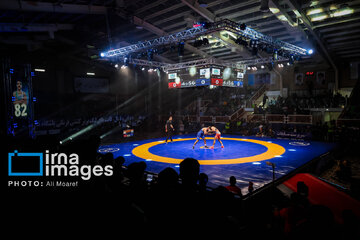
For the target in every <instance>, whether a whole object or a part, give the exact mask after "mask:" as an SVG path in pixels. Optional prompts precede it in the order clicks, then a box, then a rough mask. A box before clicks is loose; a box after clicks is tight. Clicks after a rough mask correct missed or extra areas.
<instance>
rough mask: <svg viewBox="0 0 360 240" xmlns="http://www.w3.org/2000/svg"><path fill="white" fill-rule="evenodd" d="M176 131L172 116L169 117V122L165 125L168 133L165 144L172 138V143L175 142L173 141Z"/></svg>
mask: <svg viewBox="0 0 360 240" xmlns="http://www.w3.org/2000/svg"><path fill="white" fill-rule="evenodd" d="M174 131H175V129H174V126H173V125H172V116H170V117H169V120H167V121H166V124H165V133H166V140H165V143H167V140H168V139H169V138H170V140H171V141H173V139H172V134H173V132H174Z"/></svg>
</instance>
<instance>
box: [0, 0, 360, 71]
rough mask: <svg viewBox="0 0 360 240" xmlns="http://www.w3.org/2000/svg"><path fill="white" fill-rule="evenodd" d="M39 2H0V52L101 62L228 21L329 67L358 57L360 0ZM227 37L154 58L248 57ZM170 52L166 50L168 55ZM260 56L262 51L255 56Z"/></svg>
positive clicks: (215, 37) (190, 44) (188, 44)
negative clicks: (114, 52)
mask: <svg viewBox="0 0 360 240" xmlns="http://www.w3.org/2000/svg"><path fill="white" fill-rule="evenodd" d="M266 2H267V1H262V0H247V1H239V0H42V1H21V0H1V1H0V42H1V45H2V47H1V48H0V49H2V50H5V49H14V48H16V47H18V46H19V45H22V46H26V47H27V49H28V50H29V51H37V50H52V51H54V50H55V51H59V52H61V54H63V55H66V54H69V55H72V56H76V57H78V58H82V59H92V60H94V61H98V59H99V58H98V55H99V52H100V51H102V50H104V49H109V48H110V47H112V48H120V47H124V46H127V45H131V44H135V43H138V42H140V41H144V40H150V39H153V38H157V37H159V36H163V35H166V34H169V33H176V32H179V31H181V30H185V29H187V28H191V27H193V24H194V23H196V22H214V21H218V20H221V19H230V20H232V21H235V22H238V23H245V24H246V25H247V26H248V27H250V28H252V29H254V30H256V31H259V32H261V33H263V34H266V35H269V36H272V37H275V38H277V39H279V40H282V41H285V42H288V43H291V44H294V45H297V46H300V47H303V48H306V49H309V48H313V49H315V50H316V51H317V52H319V53H321V56H322V58H323V59H325V60H326V61H327V62H329V63H330V64H333V63H336V62H340V61H344V60H346V61H347V60H349V61H352V60H354V59H359V57H360V0H354V1H346V0H342V1H328V0H319V1H306V0H303V1H299V0H269V1H268V6H269V8H266V7H265V9H262V8H263V7H262V6H266ZM224 35H226V33H225V34H224V33H214V34H211V35H208V36H206V37H207V39H208V40H209V43H208V44H206V45H200V46H194V41H193V40H192V41H190V40H189V41H187V42H186V43H185V52H184V55H183V56H182V57H179V56H178V52H177V51H171V48H168V49H167V50H166V51H163V52H161V53H159V54H158V55H156V56H154V58H155V60H157V61H163V62H170V63H174V62H179V61H191V60H195V59H200V58H203V57H210V56H211V57H215V58H218V59H222V60H227V61H238V60H242V59H247V58H250V57H254V56H252V54H251V52H250V51H248V50H247V49H244V48H243V47H242V46H241V45H239V44H236V43H235V42H234V41H233V40H232V39H231V38H229V39H225V38H223V36H224ZM169 49H170V50H169ZM259 54H260V53H259Z"/></svg>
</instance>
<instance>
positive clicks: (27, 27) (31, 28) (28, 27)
mask: <svg viewBox="0 0 360 240" xmlns="http://www.w3.org/2000/svg"><path fill="white" fill-rule="evenodd" d="M73 29H74V25H73V24H44V23H41V24H23V23H0V32H56V31H59V30H73Z"/></svg>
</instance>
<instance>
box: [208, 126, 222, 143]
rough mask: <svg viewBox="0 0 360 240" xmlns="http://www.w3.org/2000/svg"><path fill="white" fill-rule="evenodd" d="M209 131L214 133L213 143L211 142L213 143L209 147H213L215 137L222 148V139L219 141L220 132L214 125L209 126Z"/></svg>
mask: <svg viewBox="0 0 360 240" xmlns="http://www.w3.org/2000/svg"><path fill="white" fill-rule="evenodd" d="M210 132H211V133H215V137H214V143H213V145H212V146H211V147H210V148H214V146H215V142H216V139H217V140H218V141H219V143H220V144H221V148H224V144H223V143H222V141H221V132H220V131H219V129H217V128H216V127H214V126H211V127H210Z"/></svg>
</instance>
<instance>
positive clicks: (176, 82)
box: [168, 65, 244, 88]
mask: <svg viewBox="0 0 360 240" xmlns="http://www.w3.org/2000/svg"><path fill="white" fill-rule="evenodd" d="M243 79H244V70H243V69H235V68H230V67H225V66H221V65H201V66H196V67H195V66H192V67H188V68H181V69H173V70H169V71H168V86H169V88H189V87H206V86H223V87H243Z"/></svg>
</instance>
